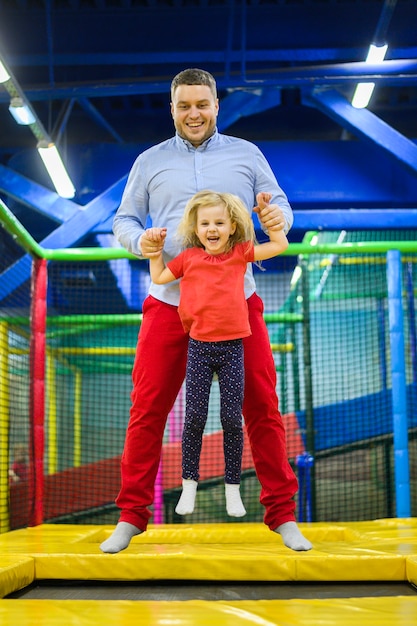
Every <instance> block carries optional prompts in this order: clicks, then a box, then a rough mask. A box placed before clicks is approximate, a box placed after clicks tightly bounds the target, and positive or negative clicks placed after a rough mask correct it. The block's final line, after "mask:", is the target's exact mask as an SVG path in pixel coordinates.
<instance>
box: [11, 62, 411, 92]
mask: <svg viewBox="0 0 417 626" xmlns="http://www.w3.org/2000/svg"><path fill="white" fill-rule="evenodd" d="M216 80H217V86H218V88H219V89H243V88H245V89H250V88H252V89H259V88H261V87H283V88H291V87H294V88H302V87H314V86H329V85H330V86H336V85H350V84H354V83H356V82H359V81H362V82H363V81H372V82H375V83H378V84H383V85H390V86H393V85H416V84H417V58H415V59H402V60H392V61H384V62H383V63H377V64H369V63H365V62H364V61H360V62H357V63H336V64H333V65H314V66H302V67H301V66H299V67H285V68H278V69H276V70H271V69H269V70H257V71H252V72H247V73H246V77H245V78H243V77H242V76H241V75H240V73H232V74H231V75H230V77H224V76H223V75H221V74H216ZM170 86H171V80H168V79H166V78H165V77H164V78H162V77H161V79H160V80H158V79H157V78H155V79H149V78H137V79H131V80H126V79H116V80H111V79H109V80H106V81H101V82H99V81H94V82H91V83H88V82H83V84H74V83H67V84H61V85H59V84H56V85H41V86H38V87H33V86H32V87H30V86H28V87H27V88H25V94H26V97H27V98H28V99H29V100H30V101H31V102H35V101H42V100H61V99H67V98H83V97H85V98H103V97H114V96H122V95H136V94H152V93H153V94H156V93H166V94H169V90H170ZM7 101H8V96H7V94H4V92H1V91H0V102H7Z"/></svg>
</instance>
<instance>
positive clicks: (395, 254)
mask: <svg viewBox="0 0 417 626" xmlns="http://www.w3.org/2000/svg"><path fill="white" fill-rule="evenodd" d="M387 284H388V314H389V334H390V348H391V378H392V418H393V429H394V471H395V494H396V509H397V517H410V516H411V505H410V469H409V459H408V429H407V385H406V373H405V353H404V345H405V342H404V319H403V306H402V269H401V253H400V252H399V250H389V251H388V252H387Z"/></svg>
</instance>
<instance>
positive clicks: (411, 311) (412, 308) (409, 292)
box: [407, 263, 417, 384]
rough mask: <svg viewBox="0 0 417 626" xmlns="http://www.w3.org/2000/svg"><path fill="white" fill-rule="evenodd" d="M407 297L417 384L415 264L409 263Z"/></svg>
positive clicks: (413, 368)
mask: <svg viewBox="0 0 417 626" xmlns="http://www.w3.org/2000/svg"><path fill="white" fill-rule="evenodd" d="M407 296H408V319H409V327H410V351H411V365H412V372H413V383H414V384H416V383H417V350H416V348H417V336H416V310H415V306H414V284H413V264H412V263H407Z"/></svg>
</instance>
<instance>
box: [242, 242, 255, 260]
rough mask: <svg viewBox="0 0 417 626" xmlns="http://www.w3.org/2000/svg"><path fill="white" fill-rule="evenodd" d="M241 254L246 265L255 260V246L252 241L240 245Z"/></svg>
mask: <svg viewBox="0 0 417 626" xmlns="http://www.w3.org/2000/svg"><path fill="white" fill-rule="evenodd" d="M241 246H242V254H243V257H244V258H245V261H246V262H247V263H253V262H254V260H255V244H254V243H253V241H245V242H244V243H242V244H241Z"/></svg>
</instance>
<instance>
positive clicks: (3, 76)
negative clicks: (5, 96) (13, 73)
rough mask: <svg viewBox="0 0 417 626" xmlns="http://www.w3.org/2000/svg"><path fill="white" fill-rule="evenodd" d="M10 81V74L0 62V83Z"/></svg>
mask: <svg viewBox="0 0 417 626" xmlns="http://www.w3.org/2000/svg"><path fill="white" fill-rule="evenodd" d="M8 80H10V74H9V73H8V71H7V70H6V68H5V67H4V65H3V63H2V62H1V61H0V83H5V82H6V81H8Z"/></svg>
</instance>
